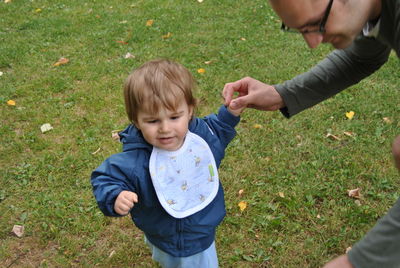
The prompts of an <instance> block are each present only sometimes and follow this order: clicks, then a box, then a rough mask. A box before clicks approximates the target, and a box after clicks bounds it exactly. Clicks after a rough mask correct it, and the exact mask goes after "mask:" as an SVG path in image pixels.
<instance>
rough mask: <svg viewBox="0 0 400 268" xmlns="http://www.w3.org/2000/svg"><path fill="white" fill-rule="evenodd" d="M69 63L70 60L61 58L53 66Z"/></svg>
mask: <svg viewBox="0 0 400 268" xmlns="http://www.w3.org/2000/svg"><path fill="white" fill-rule="evenodd" d="M68 62H69V59H67V58H60V59H59V60H58V61H57V62H56V63H54V64H53V66H60V65H63V64H67V63H68Z"/></svg>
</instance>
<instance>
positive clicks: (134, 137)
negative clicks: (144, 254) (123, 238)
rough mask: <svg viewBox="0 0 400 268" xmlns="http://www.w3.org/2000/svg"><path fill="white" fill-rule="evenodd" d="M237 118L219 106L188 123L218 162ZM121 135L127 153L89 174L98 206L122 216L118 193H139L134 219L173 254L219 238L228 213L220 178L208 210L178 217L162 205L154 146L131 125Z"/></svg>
mask: <svg viewBox="0 0 400 268" xmlns="http://www.w3.org/2000/svg"><path fill="white" fill-rule="evenodd" d="M239 120H240V118H239V117H237V116H234V115H232V114H231V113H230V112H229V111H228V110H227V108H226V107H225V106H221V108H220V109H219V111H218V114H211V115H208V116H206V117H204V118H203V119H200V118H193V119H192V120H191V121H190V123H189V130H190V131H191V132H193V133H195V134H197V135H199V136H200V137H202V138H203V139H204V140H205V141H206V142H207V143H208V145H209V146H210V149H211V151H212V153H213V155H214V158H215V162H216V164H217V167H219V165H220V163H221V160H222V158H223V157H224V154H225V148H226V147H227V145H228V143H229V142H230V141H231V140H232V139H233V138H234V136H235V135H236V131H235V129H234V127H235V126H236V125H237V124H238V123H239ZM119 136H120V140H121V142H122V143H123V152H121V153H118V154H115V155H112V156H111V157H109V158H108V159H106V160H105V161H104V162H103V163H102V164H101V165H100V166H99V167H98V168H97V169H96V170H95V171H93V173H92V176H91V183H92V186H93V193H94V195H95V197H96V200H97V203H98V206H99V208H100V210H101V211H102V212H103V213H104V215H106V216H112V217H119V216H120V215H119V214H117V213H116V212H115V211H114V203H115V200H116V198H117V197H118V195H119V194H120V193H121V191H124V190H126V191H131V192H135V193H136V194H137V195H138V203H135V205H134V207H133V208H132V210H131V212H130V213H131V217H132V220H133V222H134V223H135V225H136V226H137V227H138V228H139V229H140V230H142V231H143V232H144V233H145V235H146V237H147V239H148V240H149V241H150V242H151V243H152V244H153V245H155V246H156V247H158V248H159V249H161V250H163V251H165V252H167V253H168V254H170V255H172V256H174V257H187V256H191V255H194V254H196V253H199V252H201V251H204V250H205V249H207V248H208V247H209V246H210V245H211V244H212V242H213V241H214V239H215V230H216V227H217V226H218V225H219V224H220V223H221V221H222V220H223V218H224V216H225V214H226V211H225V202H224V193H223V189H222V185H221V183H220V185H219V190H218V193H217V196H216V197H215V198H214V200H213V201H212V202H211V203H210V204H209V205H208V206H206V207H205V208H204V209H202V210H201V211H199V212H197V213H195V214H192V215H190V216H188V217H185V218H181V219H177V218H174V217H172V216H170V215H169V214H168V213H167V212H166V211H165V210H164V209H163V208H162V206H161V204H160V202H159V201H158V199H157V195H156V192H155V190H154V186H153V183H152V180H151V177H150V173H149V160H150V155H151V152H152V149H153V147H152V145H151V144H149V143H147V142H146V141H145V140H144V138H143V136H142V133H141V132H140V131H139V130H138V129H137V128H136V127H135V126H133V125H129V126H128V127H127V128H126V129H125V130H124V131H122V132H121V133H119Z"/></svg>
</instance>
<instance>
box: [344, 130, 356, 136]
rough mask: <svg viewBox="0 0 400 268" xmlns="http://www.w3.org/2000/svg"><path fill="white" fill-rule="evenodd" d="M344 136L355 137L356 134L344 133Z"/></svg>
mask: <svg viewBox="0 0 400 268" xmlns="http://www.w3.org/2000/svg"><path fill="white" fill-rule="evenodd" d="M343 134H344V135H346V136H347V137H354V133H353V132H350V131H344V132H343Z"/></svg>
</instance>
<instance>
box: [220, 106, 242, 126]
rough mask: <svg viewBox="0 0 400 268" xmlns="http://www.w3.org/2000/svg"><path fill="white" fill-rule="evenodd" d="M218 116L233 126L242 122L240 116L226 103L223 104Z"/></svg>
mask: <svg viewBox="0 0 400 268" xmlns="http://www.w3.org/2000/svg"><path fill="white" fill-rule="evenodd" d="M217 116H218V119H219V120H220V121H222V122H225V123H227V124H229V125H230V126H232V127H233V128H234V127H235V126H236V125H237V124H238V123H239V122H240V116H236V115H233V114H231V113H230V112H229V110H228V108H227V107H226V106H225V105H221V107H220V108H219V110H218V115H217Z"/></svg>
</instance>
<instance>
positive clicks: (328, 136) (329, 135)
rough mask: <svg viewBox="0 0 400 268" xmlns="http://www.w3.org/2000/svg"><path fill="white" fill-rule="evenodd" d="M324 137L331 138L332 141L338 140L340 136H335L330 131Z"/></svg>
mask: <svg viewBox="0 0 400 268" xmlns="http://www.w3.org/2000/svg"><path fill="white" fill-rule="evenodd" d="M326 137H327V138H328V139H330V140H333V141H340V138H339V137H338V136H335V135H333V134H331V133H328V134H326Z"/></svg>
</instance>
